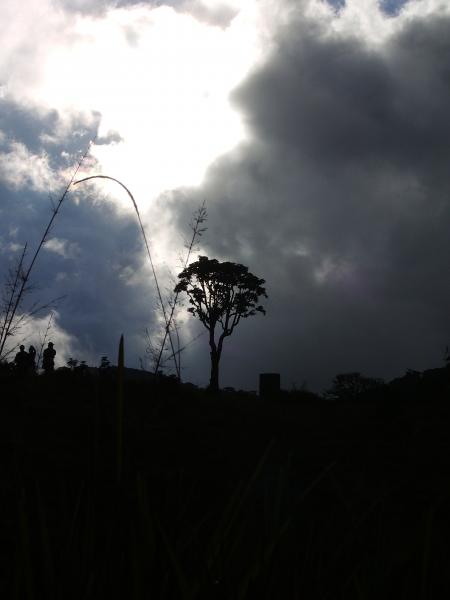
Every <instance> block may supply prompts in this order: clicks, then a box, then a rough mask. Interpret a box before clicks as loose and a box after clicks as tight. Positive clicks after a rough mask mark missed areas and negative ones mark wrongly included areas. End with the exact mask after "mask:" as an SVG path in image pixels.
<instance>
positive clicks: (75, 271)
mask: <svg viewBox="0 0 450 600" xmlns="http://www.w3.org/2000/svg"><path fill="white" fill-rule="evenodd" d="M3 106H5V105H3ZM1 108H2V106H1V105H0V109H1ZM6 109H7V110H5V112H2V113H1V114H2V123H3V124H4V125H6V124H7V125H8V128H7V130H8V136H3V145H5V146H6V147H8V144H9V142H10V141H11V139H16V140H20V142H21V143H23V144H26V147H27V149H28V150H29V151H31V150H32V149H33V150H39V151H41V150H42V149H43V143H42V142H39V140H41V139H42V134H43V133H45V134H46V135H47V136H49V137H52V136H54V135H56V133H57V132H58V115H57V114H55V113H51V115H45V114H44V115H43V117H42V118H41V119H40V118H38V116H37V115H36V114H35V115H34V119H33V118H32V117H31V116H30V115H28V114H27V112H26V111H24V110H22V109H20V108H19V107H13V106H11V105H7V106H6ZM22 117H24V119H22ZM22 121H23V122H22ZM24 123H26V126H25V125H24ZM28 125H29V126H28ZM93 127H94V128H92V126H91V129H90V130H89V131H87V130H86V124H85V121H84V118H83V117H81V118H80V119H77V118H76V117H74V119H73V130H72V131H71V132H70V133H68V134H66V136H65V137H64V138H61V135H60V133H59V134H58V135H59V137H58V143H57V144H51V143H50V144H48V147H47V148H46V151H47V153H48V154H49V155H50V161H49V163H50V164H51V165H52V169H55V170H57V169H58V168H66V167H67V165H68V164H71V165H73V164H74V160H75V159H76V156H79V153H80V151H84V150H85V148H86V144H87V138H88V137H90V138H93V137H94V135H95V119H94V126H93ZM106 137H108V138H110V141H115V140H116V139H117V136H116V135H113V134H111V135H110V136H106ZM85 138H86V139H85ZM107 141H108V140H106V139H104V140H103V142H104V143H107ZM61 148H64V152H65V153H64V154H63V155H61ZM68 150H69V151H70V153H71V154H70V156H68V155H67V153H68ZM0 152H1V148H0ZM63 188H64V184H62V185H61V189H60V190H59V191H56V192H54V193H53V194H52V198H53V202H52V201H51V199H50V198H49V194H48V193H47V192H45V191H44V192H37V191H33V189H30V188H29V187H19V189H17V188H16V187H13V188H11V186H9V187H8V185H6V184H5V183H4V182H1V183H0V260H1V273H0V275H1V276H3V275H4V274H5V272H6V270H7V268H8V267H9V266H13V265H14V264H15V261H16V260H17V258H18V256H19V254H20V251H21V248H22V247H23V245H24V244H25V243H28V250H29V252H28V260H29V259H30V258H31V256H32V253H33V252H34V250H35V249H36V247H37V244H38V242H39V239H40V237H41V235H42V233H43V231H44V229H45V227H46V225H47V223H48V221H49V219H50V216H51V211H52V209H53V207H54V203H55V201H57V200H58V199H59V195H60V193H62V191H63ZM48 240H49V241H48V243H47V244H46V245H45V246H44V247H43V250H42V251H41V254H40V256H39V259H38V262H37V263H36V266H35V268H34V270H33V274H32V278H31V283H32V285H33V286H34V287H35V288H36V289H35V291H34V293H33V296H32V297H30V301H35V300H39V301H40V302H42V303H45V302H48V301H50V300H52V299H54V298H58V297H60V296H65V299H64V300H63V302H62V303H61V304H60V305H59V309H58V310H59V315H60V318H59V321H58V325H59V326H60V327H62V328H63V329H64V330H65V331H66V332H67V333H69V334H71V335H72V336H75V337H76V338H77V339H78V344H77V348H78V349H79V351H80V353H81V355H79V356H77V357H76V358H79V359H86V360H88V361H89V362H90V363H91V364H92V362H93V361H95V362H96V361H98V360H99V357H100V355H101V354H108V355H109V356H110V358H112V359H113V360H114V357H115V353H116V347H117V341H118V338H119V336H120V334H121V333H122V332H123V333H125V334H126V337H127V339H128V342H130V340H131V339H132V338H135V339H138V342H139V338H140V337H142V332H143V331H144V328H145V327H146V326H148V325H149V324H150V322H151V319H152V318H153V315H154V308H155V299H154V290H153V285H152V282H151V281H150V278H146V277H145V275H144V276H142V277H141V276H140V275H139V274H140V273H146V272H147V269H146V263H145V260H144V259H145V254H144V253H143V244H142V240H141V237H140V231H139V228H138V226H137V223H136V222H135V217H134V215H133V214H126V215H124V214H121V213H119V212H118V211H117V209H115V208H114V206H113V205H112V204H111V203H110V202H105V201H102V200H100V199H99V197H98V194H97V193H96V192H95V191H94V190H93V189H92V188H90V187H89V186H85V187H84V188H83V189H78V190H77V193H76V194H75V193H70V194H69V196H68V197H67V199H66V200H65V202H64V204H63V205H62V208H61V211H60V213H59V214H58V216H57V217H56V220H55V223H54V226H53V228H52V230H51V232H50V235H49V238H48ZM130 346H131V344H130ZM138 346H139V343H137V345H136V344H134V346H133V347H129V348H128V352H127V363H128V364H129V365H130V366H134V367H136V366H138V355H139V354H140V353H141V352H142V346H143V344H142V345H141V347H140V348H139V347H138Z"/></svg>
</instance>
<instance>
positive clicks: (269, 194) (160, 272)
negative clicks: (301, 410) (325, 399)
mask: <svg viewBox="0 0 450 600" xmlns="http://www.w3.org/2000/svg"><path fill="white" fill-rule="evenodd" d="M0 20H1V22H2V23H3V24H6V26H4V27H3V28H2V54H1V56H0V276H4V275H5V274H6V272H7V270H8V268H11V267H13V266H14V264H16V261H17V260H18V257H19V256H20V253H21V250H22V248H23V245H24V244H25V243H28V248H29V254H28V258H30V256H31V255H32V250H33V249H34V248H36V245H37V243H38V241H39V238H40V236H41V235H42V233H43V231H44V228H45V226H46V223H47V222H48V220H49V219H50V217H51V211H52V207H53V206H54V205H55V202H57V200H58V199H59V197H60V195H61V193H62V191H63V190H64V187H65V185H67V182H68V180H69V179H70V177H71V175H72V173H73V169H74V166H75V164H76V162H77V160H78V159H79V157H80V156H81V154H82V153H83V152H84V151H85V150H86V148H87V146H88V144H89V142H90V141H91V140H94V139H95V142H94V144H92V145H91V148H90V152H89V155H88V157H87V159H86V160H85V161H84V163H83V165H82V166H81V169H80V173H79V176H80V177H87V176H90V175H95V174H103V175H108V176H111V177H114V178H116V179H119V180H120V181H122V182H123V183H124V184H125V185H126V186H127V187H128V188H129V189H130V191H131V192H132V193H133V195H134V197H135V199H136V202H137V204H138V206H139V210H140V214H141V217H142V220H143V223H144V227H145V231H146V234H147V237H148V240H149V243H150V248H151V252H152V257H153V259H154V263H155V268H156V272H157V276H158V280H159V282H160V285H161V289H162V290H163V294H164V298H167V296H168V294H169V292H170V290H171V289H173V287H174V284H175V282H176V276H177V274H178V273H179V272H180V270H181V265H182V263H183V261H184V260H185V256H186V249H185V243H186V241H187V240H189V238H190V235H191V232H190V229H189V223H190V222H191V220H192V216H193V214H194V213H195V211H196V210H197V209H198V207H199V206H200V205H201V204H202V202H204V201H205V202H206V208H207V211H208V219H207V222H206V224H205V225H206V227H207V230H206V231H205V232H204V233H203V235H202V237H201V239H200V240H199V245H198V247H197V248H196V252H195V253H194V254H193V255H192V257H191V260H195V259H196V258H197V256H198V255H207V256H209V257H211V258H217V259H219V260H227V261H232V262H237V263H242V264H245V265H246V266H248V268H249V270H250V271H251V272H252V273H254V274H255V275H257V276H258V277H261V278H264V279H265V280H266V284H265V285H266V289H267V293H268V299H267V300H266V301H265V307H266V310H267V314H266V315H265V316H263V315H257V316H255V317H252V318H249V319H246V320H244V321H243V322H242V323H240V324H239V326H238V328H237V329H236V330H235V332H234V333H233V335H232V336H231V337H230V338H227V340H226V341H225V345H224V351H223V356H222V360H221V385H222V386H233V387H235V388H242V389H249V390H251V389H257V386H258V374H259V373H264V372H278V373H280V374H281V381H282V386H283V387H284V388H286V389H290V388H291V387H292V386H296V387H300V386H301V385H303V384H305V383H306V385H307V386H308V387H309V388H310V389H313V390H315V391H319V392H320V391H323V390H324V389H326V388H327V387H329V386H330V384H331V381H332V378H333V377H334V376H335V375H336V374H337V373H345V372H351V371H359V372H361V373H363V374H364V375H366V376H371V377H382V378H385V379H387V380H389V379H391V378H393V377H396V376H400V375H402V374H403V373H404V372H405V371H406V370H407V369H416V370H424V369H427V368H432V367H436V366H441V365H442V364H443V355H444V351H445V347H446V345H447V344H450V311H449V310H448V307H449V304H450V283H449V275H450V273H449V267H448V263H449V256H450V235H449V230H448V224H449V222H450V219H449V217H450V193H449V192H450V169H449V149H450V119H449V106H450V5H449V4H448V2H446V1H444V0H406V1H400V0H397V1H396V0H383V1H380V2H378V1H377V0H347V1H346V2H344V1H343V0H329V1H326V0H296V1H293V0H276V1H275V0H245V1H240V2H238V1H237V0H223V1H220V0H216V1H212V0H202V1H201V0H178V1H177V0H171V1H169V0H168V1H167V2H164V1H153V2H135V1H133V0H120V1H119V0H114V1H113V0H102V1H101V2H100V1H97V2H96V1H95V0H90V1H89V2H88V1H86V0H77V1H69V0H39V1H38V0H26V1H25V2H23V3H22V4H21V6H20V7H18V6H17V3H14V2H13V1H12V0H3V2H2V3H1V5H0ZM2 281H4V279H3V280H2ZM32 283H33V286H34V290H33V293H32V295H30V297H29V298H28V299H27V301H28V303H29V304H30V303H31V302H33V301H40V302H43V303H45V302H48V301H50V300H52V299H53V298H58V297H60V296H64V299H63V300H62V301H60V302H59V304H58V307H57V309H56V312H55V314H54V318H53V320H52V323H51V330H50V337H51V339H52V341H53V342H54V343H55V349H56V351H57V364H59V365H62V364H64V363H65V361H66V360H67V359H68V358H69V357H73V358H77V359H79V360H86V361H87V362H88V363H89V364H91V365H98V364H99V362H100V357H101V356H103V355H107V356H108V357H109V358H110V359H111V361H112V362H115V359H116V354H117V346H118V340H119V337H120V335H121V333H123V334H124V336H125V352H126V363H127V365H128V366H130V367H134V368H139V367H140V366H141V365H142V364H143V365H144V366H146V367H148V368H151V366H150V362H149V360H148V354H147V352H146V348H147V346H148V339H150V340H151V341H152V343H153V344H154V345H157V340H158V337H159V335H160V332H161V315H160V310H159V308H158V299H157V293H156V286H155V281H154V278H153V275H152V272H151V269H150V266H149V261H148V257H147V254H146V251H145V246H144V245H143V241H142V238H141V235H140V230H139V225H138V222H137V219H136V215H135V213H134V212H133V206H132V204H131V202H130V199H129V198H128V196H127V194H126V193H125V192H124V190H123V189H122V188H121V187H120V186H119V185H117V184H114V183H113V182H106V181H104V180H95V181H94V182H91V183H84V184H80V185H78V186H77V187H76V188H73V189H72V191H71V192H70V193H69V195H68V197H67V198H66V200H65V201H64V204H63V205H62V208H61V211H60V213H59V214H58V215H57V218H56V219H55V223H54V227H53V228H52V230H51V232H50V236H49V239H48V241H47V243H46V244H45V246H44V248H43V250H42V252H41V254H40V256H39V259H38V261H37V263H36V266H35V268H34V270H33V274H32ZM185 307H186V305H185ZM185 307H184V308H183V307H180V310H179V311H178V317H177V322H178V325H179V332H180V339H181V345H182V346H186V348H185V350H184V351H183V353H182V378H183V380H185V381H191V382H193V383H196V384H198V385H202V386H204V385H207V383H208V379H209V348H208V343H207V337H206V335H200V334H201V333H202V332H203V331H204V330H203V329H202V326H201V324H200V323H198V322H197V321H196V320H195V319H194V318H193V317H191V316H190V315H187V314H186V311H185ZM48 319H49V312H48V310H47V311H45V310H44V311H43V312H42V313H41V314H40V315H39V316H38V317H36V318H35V319H34V320H32V321H31V322H30V323H29V324H28V325H27V326H26V327H25V328H24V329H23V330H22V331H21V332H20V334H19V335H18V336H16V338H15V339H14V343H19V342H22V341H23V342H24V343H25V344H31V343H33V344H34V345H36V346H39V344H40V343H41V340H42V338H43V335H44V332H45V329H46V326H47V323H48ZM146 332H148V334H147V333H146ZM199 335H200V337H198V336H199ZM168 372H170V371H168Z"/></svg>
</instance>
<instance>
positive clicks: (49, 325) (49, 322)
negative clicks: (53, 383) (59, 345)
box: [36, 311, 54, 369]
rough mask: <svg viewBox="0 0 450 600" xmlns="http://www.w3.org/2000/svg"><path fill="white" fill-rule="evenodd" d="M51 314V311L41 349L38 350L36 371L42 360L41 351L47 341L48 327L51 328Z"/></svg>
mask: <svg viewBox="0 0 450 600" xmlns="http://www.w3.org/2000/svg"><path fill="white" fill-rule="evenodd" d="M53 314H54V313H53V311H51V313H50V316H49V318H48V321H47V327H46V329H45V333H44V337H43V339H42V343H41V347H40V348H39V354H38V357H37V361H36V369H38V368H39V363H40V362H41V358H42V354H43V351H44V346H45V342H46V341H47V338H48V332H49V331H50V327H51V324H52V320H53Z"/></svg>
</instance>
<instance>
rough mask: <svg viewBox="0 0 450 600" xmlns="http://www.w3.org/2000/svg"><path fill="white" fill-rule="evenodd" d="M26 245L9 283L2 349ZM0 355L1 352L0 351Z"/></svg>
mask: <svg viewBox="0 0 450 600" xmlns="http://www.w3.org/2000/svg"><path fill="white" fill-rule="evenodd" d="M27 246H28V244H27V243H26V244H25V246H24V247H23V251H22V255H21V257H20V260H19V264H18V265H17V268H16V272H15V275H14V281H13V282H12V284H11V293H10V295H9V299H8V303H7V306H6V309H5V316H4V319H3V323H2V329H1V333H0V342H1V343H2V346H1V347H2V349H3V346H4V343H3V338H5V340H6V337H7V335H8V329H7V324H8V321H9V315H10V311H11V310H12V308H13V306H14V302H15V295H16V291H17V288H18V286H19V280H20V277H21V275H22V273H23V261H24V260H25V255H26V252H27ZM6 284H7V285H8V281H7V282H6ZM0 356H2V352H1V351H0Z"/></svg>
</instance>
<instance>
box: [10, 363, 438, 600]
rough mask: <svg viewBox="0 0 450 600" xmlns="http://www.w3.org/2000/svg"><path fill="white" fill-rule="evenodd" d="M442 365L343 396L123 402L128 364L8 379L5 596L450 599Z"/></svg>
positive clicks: (158, 387) (129, 392)
mask: <svg viewBox="0 0 450 600" xmlns="http://www.w3.org/2000/svg"><path fill="white" fill-rule="evenodd" d="M435 371H436V372H435V375H434V379H433V377H431V379H433V381H434V384H433V385H431V384H430V385H426V383H424V381H425V379H426V378H425V377H424V376H423V375H420V374H411V373H410V374H409V380H408V381H404V382H403V383H402V382H401V380H398V381H397V383H396V384H394V385H393V386H384V387H383V386H381V384H380V386H378V387H377V388H376V389H377V393H374V392H373V387H372V388H370V386H369V388H370V389H369V390H363V393H362V394H361V395H360V396H359V397H355V395H353V396H352V395H351V394H350V395H349V396H348V397H347V398H346V397H345V394H344V396H343V397H342V398H340V399H339V398H338V399H336V398H335V399H334V400H330V399H327V400H326V399H321V398H318V397H315V396H314V395H313V394H308V393H306V392H304V391H299V392H292V393H284V394H282V395H280V396H278V397H277V398H272V399H266V400H262V399H260V398H258V397H256V396H255V395H251V394H245V393H238V392H232V391H228V392H226V393H222V394H220V395H213V396H211V395H208V393H207V392H205V391H203V390H199V389H197V388H195V387H194V386H191V385H178V384H177V383H176V382H175V381H174V380H172V379H170V378H164V377H159V378H150V377H148V378H146V377H144V376H142V377H139V376H138V374H137V373H135V374H134V376H129V377H128V378H125V384H124V391H123V395H122V396H120V395H119V396H118V387H117V372H115V371H114V369H107V370H106V371H105V372H104V373H95V372H90V373H87V372H86V371H80V372H77V371H68V370H66V371H61V372H59V371H56V372H55V373H54V374H52V375H50V376H32V377H26V378H22V379H18V378H17V377H16V376H14V375H13V374H10V373H8V374H5V375H3V376H2V377H1V378H0V395H1V402H0V411H1V415H0V443H1V452H0V456H1V459H0V501H1V512H0V514H1V519H2V523H1V527H0V536H1V545H0V551H1V557H0V565H1V570H2V573H1V579H0V581H1V583H0V597H1V598H8V599H9V598H17V599H19V598H20V599H22V598H26V599H37V598H45V599H46V600H52V599H61V600H63V599H64V600H71V599H74V600H81V599H100V598H124V599H125V598H127V599H128V598H130V599H135V598H136V599H144V598H145V599H153V598H155V599H172V598H174V599H178V598H180V599H182V600H187V599H189V600H194V599H198V600H200V599H201V600H215V599H224V600H225V599H226V600H232V599H233V600H234V599H236V600H237V599H253V598H254V599H258V600H263V599H270V600H272V599H283V600H284V599H300V598H302V599H303V598H307V599H316V598H317V599H321V600H325V599H328V598H329V599H337V598H339V599H345V600H351V599H353V598H355V599H363V598H364V599H371V598H373V599H377V600H378V599H380V598H383V599H391V598H392V599H395V600H398V599H400V598H407V599H408V600H412V599H415V598H418V599H419V598H420V599H425V598H427V599H428V598H439V599H440V598H445V597H448V596H449V594H450V576H449V573H450V569H449V566H450V565H449V563H450V527H449V525H448V518H447V513H448V510H449V504H450V502H449V501H450V447H449V446H450V436H449V423H450V398H449V394H448V393H449V388H448V383H446V381H448V376H447V371H446V370H445V369H438V370H435ZM438 371H439V372H440V374H439V373H438ZM353 375H354V374H353ZM411 378H412V379H411ZM414 378H415V379H414ZM350 379H351V380H352V381H353V383H354V380H355V377H353V379H352V377H350ZM356 379H358V378H356ZM406 379H407V378H406ZM429 379H430V377H429ZM399 381H400V383H399ZM437 381H439V382H440V383H439V384H438V383H436V382H437ZM338 383H339V382H337V381H336V382H335V384H338ZM341 383H342V381H341ZM344 383H346V384H348V381H347V382H344ZM359 383H361V382H359ZM352 385H353V384H352ZM408 386H409V387H408ZM433 386H434V387H433ZM344 387H345V389H347V388H348V385H346V386H344ZM350 387H351V386H350ZM430 390H431V391H430ZM122 402H123V413H121V411H120V410H119V411H118V406H119V409H120V406H121V403H122Z"/></svg>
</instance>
